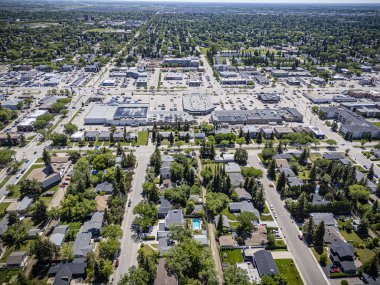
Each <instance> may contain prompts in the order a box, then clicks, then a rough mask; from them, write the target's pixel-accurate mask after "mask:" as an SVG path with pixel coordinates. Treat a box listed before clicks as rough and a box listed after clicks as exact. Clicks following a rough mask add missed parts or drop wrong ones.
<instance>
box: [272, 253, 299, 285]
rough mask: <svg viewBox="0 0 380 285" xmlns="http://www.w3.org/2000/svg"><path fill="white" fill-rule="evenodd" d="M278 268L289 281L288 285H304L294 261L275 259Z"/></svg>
mask: <svg viewBox="0 0 380 285" xmlns="http://www.w3.org/2000/svg"><path fill="white" fill-rule="evenodd" d="M274 262H276V265H277V268H278V270H279V271H280V273H281V274H283V275H284V276H285V277H286V279H287V280H288V283H287V284H288V285H303V282H302V279H301V276H300V275H299V273H298V270H297V268H296V265H295V264H294V262H293V259H275V260H274Z"/></svg>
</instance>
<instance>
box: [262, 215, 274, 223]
mask: <svg viewBox="0 0 380 285" xmlns="http://www.w3.org/2000/svg"><path fill="white" fill-rule="evenodd" d="M260 220H261V221H262V222H268V221H273V218H272V216H271V215H261V216H260Z"/></svg>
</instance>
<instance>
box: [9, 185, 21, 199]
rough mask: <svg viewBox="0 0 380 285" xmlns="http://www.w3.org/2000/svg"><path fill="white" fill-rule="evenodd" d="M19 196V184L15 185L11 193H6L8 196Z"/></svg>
mask: <svg viewBox="0 0 380 285" xmlns="http://www.w3.org/2000/svg"><path fill="white" fill-rule="evenodd" d="M20 196H21V193H20V185H15V187H14V190H13V193H8V195H7V197H8V198H20Z"/></svg>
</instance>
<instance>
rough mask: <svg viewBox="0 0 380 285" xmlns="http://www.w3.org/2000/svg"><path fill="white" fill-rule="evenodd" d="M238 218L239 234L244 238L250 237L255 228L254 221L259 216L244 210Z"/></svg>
mask: <svg viewBox="0 0 380 285" xmlns="http://www.w3.org/2000/svg"><path fill="white" fill-rule="evenodd" d="M237 220H238V221H239V225H238V228H237V232H238V234H239V235H240V236H241V237H243V238H246V237H248V236H249V235H250V234H251V232H252V231H253V229H254V226H253V222H254V221H255V220H257V217H256V216H255V214H253V213H251V212H246V211H244V212H242V213H240V215H239V216H238V217H237Z"/></svg>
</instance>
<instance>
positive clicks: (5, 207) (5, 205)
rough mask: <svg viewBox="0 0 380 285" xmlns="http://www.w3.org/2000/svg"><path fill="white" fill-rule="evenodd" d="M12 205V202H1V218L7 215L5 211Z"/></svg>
mask: <svg viewBox="0 0 380 285" xmlns="http://www.w3.org/2000/svg"><path fill="white" fill-rule="evenodd" d="M10 204H11V202H1V203H0V216H2V215H3V214H4V213H5V210H6V209H7V208H8V206H9V205H10Z"/></svg>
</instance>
